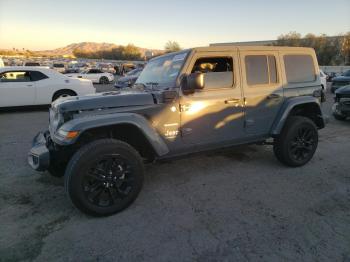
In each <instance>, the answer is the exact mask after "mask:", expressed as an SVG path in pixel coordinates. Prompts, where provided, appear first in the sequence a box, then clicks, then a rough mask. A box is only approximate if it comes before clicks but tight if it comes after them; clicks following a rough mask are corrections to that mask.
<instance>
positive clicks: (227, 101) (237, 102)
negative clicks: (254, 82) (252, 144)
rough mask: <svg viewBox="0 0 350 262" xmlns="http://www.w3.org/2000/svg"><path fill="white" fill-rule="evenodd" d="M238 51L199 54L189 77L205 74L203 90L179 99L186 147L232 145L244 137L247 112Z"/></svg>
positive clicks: (194, 58)
mask: <svg viewBox="0 0 350 262" xmlns="http://www.w3.org/2000/svg"><path fill="white" fill-rule="evenodd" d="M238 69H239V67H238V55H237V51H231V52H203V53H201V52H199V53H197V54H195V55H194V57H193V58H192V60H191V62H190V66H189V70H188V72H186V73H187V74H191V73H195V72H201V73H204V82H205V84H204V88H203V89H201V90H196V91H195V92H194V93H193V94H190V95H184V94H182V96H181V98H180V111H181V135H182V139H183V141H184V142H185V143H190V144H209V143H220V142H225V141H231V140H234V139H235V138H238V137H241V136H242V135H243V134H244V126H243V124H244V112H243V103H242V101H243V100H242V92H241V83H240V78H239V70H238Z"/></svg>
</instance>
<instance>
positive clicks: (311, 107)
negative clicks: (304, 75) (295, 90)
mask: <svg viewBox="0 0 350 262" xmlns="http://www.w3.org/2000/svg"><path fill="white" fill-rule="evenodd" d="M292 116H303V117H306V118H309V119H310V120H312V121H313V122H314V124H315V125H316V127H317V128H318V129H322V128H324V127H325V120H324V118H323V115H322V111H321V107H320V102H319V100H318V99H317V98H315V97H311V96H310V97H307V96H305V97H296V98H292V99H290V101H288V100H287V101H286V102H285V104H284V105H283V106H282V107H281V109H280V111H279V113H278V115H277V116H276V119H275V121H274V124H273V126H272V128H271V132H270V134H271V135H272V136H273V137H275V136H277V135H279V134H280V133H281V131H282V128H283V127H284V125H285V124H286V122H287V120H288V119H289V118H290V117H292Z"/></svg>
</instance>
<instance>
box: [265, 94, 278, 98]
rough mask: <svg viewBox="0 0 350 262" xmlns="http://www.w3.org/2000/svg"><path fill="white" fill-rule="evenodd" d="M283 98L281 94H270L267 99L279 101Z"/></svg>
mask: <svg viewBox="0 0 350 262" xmlns="http://www.w3.org/2000/svg"><path fill="white" fill-rule="evenodd" d="M280 97H281V96H280V95H279V94H270V95H268V96H267V97H266V98H267V99H277V98H280Z"/></svg>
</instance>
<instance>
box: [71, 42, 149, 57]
mask: <svg viewBox="0 0 350 262" xmlns="http://www.w3.org/2000/svg"><path fill="white" fill-rule="evenodd" d="M73 55H74V56H75V57H78V58H91V59H111V60H142V56H141V52H140V50H139V48H137V47H136V46H134V45H132V44H129V45H127V46H118V47H116V48H112V49H110V50H98V51H95V52H87V51H84V50H80V49H75V50H73Z"/></svg>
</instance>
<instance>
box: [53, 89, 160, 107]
mask: <svg viewBox="0 0 350 262" xmlns="http://www.w3.org/2000/svg"><path fill="white" fill-rule="evenodd" d="M154 104H155V98H154V97H153V95H152V93H148V92H144V91H138V90H132V91H113V92H104V93H97V94H91V95H86V96H74V97H67V98H61V99H58V100H56V101H55V102H53V103H52V107H53V108H55V109H56V110H57V111H59V112H62V113H63V112H69V111H80V110H83V111H85V110H97V109H107V108H118V107H129V106H145V105H154Z"/></svg>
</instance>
